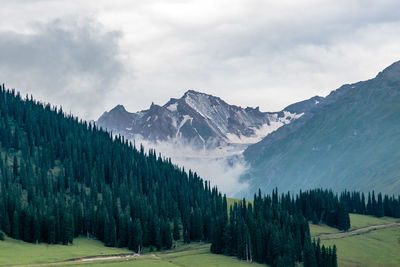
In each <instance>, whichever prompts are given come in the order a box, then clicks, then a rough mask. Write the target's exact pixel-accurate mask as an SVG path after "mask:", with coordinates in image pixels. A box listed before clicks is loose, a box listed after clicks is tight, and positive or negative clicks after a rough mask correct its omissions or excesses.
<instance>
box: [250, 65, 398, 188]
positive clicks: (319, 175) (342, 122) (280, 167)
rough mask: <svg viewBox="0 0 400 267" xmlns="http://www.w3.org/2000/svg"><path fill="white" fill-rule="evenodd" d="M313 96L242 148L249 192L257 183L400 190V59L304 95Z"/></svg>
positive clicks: (268, 185)
mask: <svg viewBox="0 0 400 267" xmlns="http://www.w3.org/2000/svg"><path fill="white" fill-rule="evenodd" d="M316 101H318V105H314V106H312V107H311V108H309V109H308V112H306V113H305V115H304V116H302V117H301V118H299V119H298V120H296V121H294V122H292V123H291V124H289V125H285V126H283V127H281V128H279V129H278V130H277V131H275V132H273V133H271V134H270V135H268V136H267V137H266V138H264V139H263V140H262V141H261V142H259V143H256V144H254V145H251V146H249V147H248V148H247V150H246V151H245V152H244V156H245V158H246V160H247V161H248V162H249V163H250V164H251V168H250V171H249V172H248V173H247V174H246V175H245V177H244V179H245V180H247V181H248V182H249V183H250V185H251V186H250V188H249V194H251V193H252V192H255V190H257V189H258V188H259V187H261V189H262V190H264V191H271V190H272V189H273V188H274V187H278V188H279V189H280V190H281V191H286V190H291V191H292V192H296V191H297V190H299V189H302V190H304V189H307V188H314V187H327V188H333V189H335V190H344V189H347V190H363V191H366V190H372V189H374V190H376V191H382V192H387V193H395V194H398V193H400V62H396V63H394V64H393V65H391V66H390V67H388V68H386V69H385V70H384V71H382V72H381V73H379V74H378V75H377V76H376V78H374V79H371V80H368V81H364V82H358V83H355V84H350V85H343V86H342V87H340V88H339V89H337V90H335V91H333V92H331V94H330V95H328V96H327V97H326V98H324V99H321V98H318V99H315V98H314V99H310V100H308V102H314V103H315V102H316ZM296 105H298V104H295V105H294V107H296ZM287 110H288V111H290V108H287Z"/></svg>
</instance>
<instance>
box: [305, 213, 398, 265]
mask: <svg viewBox="0 0 400 267" xmlns="http://www.w3.org/2000/svg"><path fill="white" fill-rule="evenodd" d="M350 220H351V223H352V228H351V230H350V232H349V233H348V235H342V236H340V238H338V234H337V233H338V232H339V231H338V230H337V229H335V228H331V227H328V226H326V225H313V224H310V232H311V235H312V236H314V237H316V236H318V235H320V234H322V233H324V234H331V235H324V236H323V238H322V240H321V243H322V244H325V245H328V246H332V245H333V244H335V245H336V247H337V250H338V261H339V266H345V267H347V266H348V267H355V266H371V267H372V266H385V267H392V266H393V267H394V266H400V253H399V252H400V227H398V226H397V227H389V228H383V229H377V230H368V231H366V232H363V233H359V234H357V235H352V234H351V231H354V230H357V229H360V228H365V227H368V226H371V225H382V224H389V223H392V222H396V221H398V220H396V219H394V218H374V217H371V216H364V215H358V214H350Z"/></svg>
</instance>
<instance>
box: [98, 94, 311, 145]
mask: <svg viewBox="0 0 400 267" xmlns="http://www.w3.org/2000/svg"><path fill="white" fill-rule="evenodd" d="M308 108H309V105H304V106H298V107H293V108H291V109H290V111H289V110H284V111H282V112H275V113H271V112H261V111H260V110H259V109H258V108H249V107H247V108H241V107H238V106H234V105H229V104H227V103H226V102H225V101H223V100H222V99H220V98H218V97H215V96H212V95H208V94H204V93H200V92H196V91H193V90H189V91H187V92H186V93H185V94H184V95H183V96H182V97H181V98H180V99H175V98H171V99H170V101H168V102H167V103H166V104H165V105H163V106H159V105H155V104H152V105H151V106H150V108H149V109H148V110H143V111H140V112H137V113H129V112H127V111H126V110H125V108H124V107H123V106H121V105H118V106H116V107H115V108H114V109H112V110H111V111H109V112H105V113H104V114H103V115H102V116H101V117H100V118H99V119H98V121H97V124H98V125H99V126H101V127H103V128H107V129H108V130H111V131H113V132H116V133H119V134H122V135H124V136H126V137H127V138H139V139H145V140H148V141H152V142H154V143H157V142H163V141H183V142H184V143H186V144H191V145H193V146H195V147H198V148H207V149H212V148H215V147H217V146H222V145H227V144H243V143H245V144H249V143H255V142H258V141H260V140H261V138H262V137H264V136H266V135H267V134H269V133H270V132H272V131H274V130H276V129H277V128H279V127H281V126H283V125H285V124H288V123H290V122H291V121H293V120H294V119H297V118H299V117H301V115H302V110H306V109H308Z"/></svg>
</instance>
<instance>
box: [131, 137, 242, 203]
mask: <svg viewBox="0 0 400 267" xmlns="http://www.w3.org/2000/svg"><path fill="white" fill-rule="evenodd" d="M135 143H136V146H139V145H140V144H141V145H143V147H144V149H145V151H147V150H149V149H155V151H156V152H157V153H161V155H162V156H163V157H167V158H171V160H172V162H173V163H174V164H177V165H178V166H179V167H183V168H185V170H189V169H190V170H192V171H194V172H196V173H197V174H199V175H200V177H201V178H203V179H204V180H208V181H210V182H211V185H212V186H217V187H218V188H219V189H220V190H222V192H223V193H225V194H226V195H227V196H228V197H242V196H243V195H244V192H245V191H246V189H247V187H248V184H247V183H246V182H242V181H240V177H241V175H242V174H244V173H245V172H246V171H247V170H248V165H247V164H246V162H245V161H244V159H243V156H242V153H241V152H242V149H241V148H240V147H235V146H231V147H229V146H228V147H217V148H216V149H212V150H207V149H202V150H200V149H197V148H195V146H193V145H190V144H187V143H183V142H181V141H178V140H174V141H171V142H157V143H154V142H149V141H147V140H144V139H142V138H135Z"/></svg>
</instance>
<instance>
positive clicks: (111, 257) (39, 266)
mask: <svg viewBox="0 0 400 267" xmlns="http://www.w3.org/2000/svg"><path fill="white" fill-rule="evenodd" d="M143 256H145V257H146V258H157V256H156V255H155V254H145V255H143V254H136V253H132V254H126V253H125V254H113V255H98V256H88V257H82V258H76V259H69V260H63V261H58V262H49V263H40V264H29V266H30V267H42V266H56V265H62V264H67V263H78V262H88V261H105V260H116V259H129V258H137V257H143ZM12 266H13V267H20V266H21V267H22V266H26V265H12Z"/></svg>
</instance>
